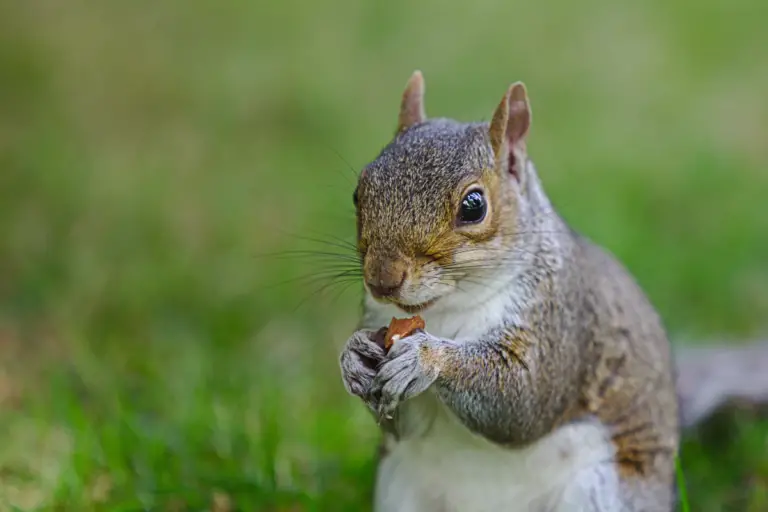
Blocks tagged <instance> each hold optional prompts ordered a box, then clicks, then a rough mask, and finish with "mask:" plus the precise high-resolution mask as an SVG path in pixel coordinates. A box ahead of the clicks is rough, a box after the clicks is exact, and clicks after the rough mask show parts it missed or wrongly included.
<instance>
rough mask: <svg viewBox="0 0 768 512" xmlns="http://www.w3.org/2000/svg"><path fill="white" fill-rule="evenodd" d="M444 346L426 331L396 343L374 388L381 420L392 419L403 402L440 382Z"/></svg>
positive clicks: (376, 379)
mask: <svg viewBox="0 0 768 512" xmlns="http://www.w3.org/2000/svg"><path fill="white" fill-rule="evenodd" d="M442 344H443V341H442V340H440V339H439V338H435V337H434V336H432V335H431V334H428V333H426V332H423V331H419V332H416V333H415V334H413V335H411V336H408V337H407V338H403V339H401V340H399V341H398V342H397V343H395V344H394V346H393V347H392V348H391V349H390V351H389V354H388V356H387V359H386V360H385V362H384V364H383V365H382V366H381V367H380V368H379V372H378V374H376V377H375V378H374V379H373V384H372V386H371V395H372V396H373V397H374V402H376V403H378V413H379V416H380V417H381V418H390V417H391V415H392V413H393V412H394V410H395V409H396V408H397V406H398V405H399V404H400V402H402V401H404V400H408V399H409V398H413V397H414V396H416V395H419V394H421V393H423V392H424V391H426V390H427V389H428V388H429V386H431V385H432V384H433V383H434V382H435V380H437V376H438V375H439V373H440V364H439V361H440V354H441V348H442Z"/></svg>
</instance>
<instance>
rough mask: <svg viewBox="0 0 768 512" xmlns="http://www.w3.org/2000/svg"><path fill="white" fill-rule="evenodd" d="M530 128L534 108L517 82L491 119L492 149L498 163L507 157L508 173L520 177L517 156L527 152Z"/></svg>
mask: <svg viewBox="0 0 768 512" xmlns="http://www.w3.org/2000/svg"><path fill="white" fill-rule="evenodd" d="M530 127H531V106H530V103H529V102H528V93H527V92H526V90H525V85H524V84H523V83H522V82H515V83H514V84H512V85H511V86H510V87H509V89H507V92H506V94H505V95H504V97H503V98H502V99H501V103H499V106H498V107H496V111H495V112H494V113H493V119H492V120H491V127H490V130H489V132H490V136H491V147H492V148H493V152H494V154H495V156H496V161H497V162H498V161H504V160H505V159H504V158H503V157H504V156H505V155H504V152H505V151H506V152H507V154H508V157H509V158H508V165H509V171H510V172H511V173H512V174H518V175H519V171H520V169H518V163H519V162H518V160H519V158H518V156H524V155H519V154H520V153H521V152H522V153H523V154H524V152H525V141H526V138H527V136H528V130H529V129H530Z"/></svg>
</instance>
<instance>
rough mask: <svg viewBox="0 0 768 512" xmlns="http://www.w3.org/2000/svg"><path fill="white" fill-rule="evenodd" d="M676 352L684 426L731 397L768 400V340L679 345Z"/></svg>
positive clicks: (733, 399) (726, 401) (749, 401)
mask: <svg viewBox="0 0 768 512" xmlns="http://www.w3.org/2000/svg"><path fill="white" fill-rule="evenodd" d="M675 352H676V353H675V360H676V366H677V368H676V370H677V391H678V394H679V397H680V414H681V419H682V426H683V428H689V427H693V426H695V425H696V424H698V423H700V422H702V421H703V420H705V419H706V418H707V417H709V416H710V415H711V414H712V413H714V412H715V411H716V410H717V409H719V408H720V407H722V406H723V405H725V404H726V403H728V402H731V401H743V402H746V403H749V404H754V405H759V404H764V403H768V341H761V342H752V343H739V344H728V345H726V344H719V345H710V346H690V345H688V346H682V347H681V346H678V347H676V350H675Z"/></svg>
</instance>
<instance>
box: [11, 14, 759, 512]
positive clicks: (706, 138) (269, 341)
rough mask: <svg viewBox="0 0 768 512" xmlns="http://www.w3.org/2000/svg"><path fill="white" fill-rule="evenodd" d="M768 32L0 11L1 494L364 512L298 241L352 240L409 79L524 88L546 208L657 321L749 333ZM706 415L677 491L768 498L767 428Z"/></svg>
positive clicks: (169, 506) (698, 502)
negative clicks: (626, 271) (358, 193)
mask: <svg viewBox="0 0 768 512" xmlns="http://www.w3.org/2000/svg"><path fill="white" fill-rule="evenodd" d="M766 26H768V3H766V2H765V1H763V0H735V1H728V2H726V1H717V0H698V1H696V2H692V1H683V0H649V1H647V2H642V3H641V2H635V3H629V2H611V1H608V0H584V1H580V2H567V1H564V0H560V1H555V2H514V1H491V0H476V1H474V2H438V1H435V0H427V1H423V2H405V1H403V0H391V1H389V2H372V1H368V2H360V1H352V0H333V1H328V2H311V1H307V0H283V1H282V2H266V1H257V2H246V1H231V2H219V3H215V2H212V1H209V2H205V1H202V0H166V1H164V2H149V1H146V0H138V1H134V2H120V1H117V0H103V1H100V2H86V1H82V0H70V1H69V2H54V1H52V0H39V1H34V2H32V1H27V2H21V1H18V2H14V1H12V0H11V1H10V2H9V1H5V2H0V439H2V442H0V507H5V509H7V510H77V511H87V510H201V509H206V508H208V509H211V508H212V509H215V510H219V511H226V510H272V511H277V510H282V511H288V510H290V511H309V510H319V511H336V510H339V511H344V510H368V509H369V505H368V503H369V501H368V500H369V496H370V492H371V479H372V474H373V469H374V466H373V457H374V453H375V451H376V440H377V437H378V436H377V432H376V428H375V426H374V423H373V421H372V420H371V418H370V417H369V416H368V415H367V413H366V411H365V410H364V408H363V407H361V406H360V404H359V403H358V402H357V401H355V400H353V399H352V398H351V397H348V396H347V395H346V394H345V392H344V390H343V388H342V385H341V381H340V377H339V372H338V369H337V363H336V361H337V357H338V354H339V351H340V348H341V346H342V344H343V343H344V341H345V340H346V338H347V336H348V335H349V334H350V333H351V331H352V330H353V328H354V325H355V321H356V316H357V313H358V302H359V298H360V289H359V284H358V283H351V282H344V283H340V284H343V285H345V286H346V290H342V287H341V286H330V287H328V288H326V289H325V290H319V288H320V285H322V283H323V280H322V279H318V277H322V276H320V275H319V274H320V272H319V270H320V269H321V268H323V264H324V263H327V261H325V260H324V259H323V258H322V257H321V256H320V255H318V254H314V253H309V252H306V253H305V252H300V251H321V250H325V251H331V252H337V251H341V249H340V248H338V247H332V246H328V245H327V244H326V243H324V242H331V243H335V241H336V240H338V239H342V240H352V237H353V236H354V220H353V219H354V218H353V215H354V212H353V209H352V200H351V197H352V190H353V184H354V181H355V174H356V173H357V171H358V170H359V169H360V168H361V167H362V166H363V165H364V164H365V163H366V162H367V161H369V160H371V159H372V158H373V157H375V155H376V153H377V152H378V151H379V150H380V148H381V147H382V146H383V145H384V144H385V143H386V142H387V141H388V140H389V137H390V136H391V135H392V133H393V129H394V126H395V121H396V116H397V109H398V103H399V96H400V93H401V91H402V88H403V86H404V84H405V82H406V80H407V78H408V76H409V75H410V73H411V72H412V71H413V70H414V69H416V68H419V69H421V70H423V72H424V73H425V76H426V83H427V110H428V113H429V114H430V115H433V116H448V117H454V118H457V119H460V120H478V119H488V118H489V117H490V115H491V113H492V111H493V108H494V107H495V106H496V104H497V103H498V101H499V100H500V98H501V96H502V94H503V93H504V91H505V90H506V88H507V86H508V85H509V84H510V83H511V82H513V81H515V80H523V81H525V82H526V84H527V86H528V89H529V93H530V95H531V101H532V106H533V112H534V124H533V132H532V137H531V142H530V152H531V154H532V156H533V158H534V160H535V161H536V163H537V164H538V168H539V172H540V174H541V176H542V179H543V181H544V184H545V186H546V188H547V189H548V191H549V193H550V195H551V197H552V198H553V201H554V202H555V204H556V205H557V207H558V208H559V209H560V211H561V212H562V214H563V215H564V216H565V217H566V218H567V219H568V220H569V221H570V222H571V224H572V225H573V226H575V227H576V228H577V229H579V230H581V231H582V232H584V233H585V234H587V235H589V236H590V237H592V238H593V239H595V240H596V241H598V242H599V243H601V244H603V245H604V246H607V247H608V248H610V249H611V250H612V251H613V252H615V253H616V254H617V255H618V256H619V257H620V258H621V259H622V260H623V261H624V262H625V263H626V265H627V266H628V267H629V268H630V269H631V270H632V272H633V273H634V274H635V275H636V276H637V279H638V280H639V281H640V283H641V284H642V285H643V286H644V288H645V289H646V290H647V292H648V294H649V295H650V297H651V299H652V300H653V302H654V303H655V304H656V306H657V307H658V308H659V310H660V311H661V313H662V314H663V316H664V318H665V321H666V323H667V325H668V327H669V330H670V332H671V333H672V335H673V337H674V338H675V339H676V340H681V341H686V340H690V341H695V340H701V341H707V340H720V339H729V340H730V339H733V340H738V339H744V338H751V337H757V336H761V335H765V334H766V328H767V327H768V237H767V236H766V235H767V234H768V205H766V200H765V197H766V194H767V193H768V140H767V139H768V60H767V59H768V30H766ZM265 254H267V256H265ZM337 284H339V283H337ZM721 416H723V417H718V418H715V420H713V422H712V425H710V426H707V427H705V428H703V429H701V430H699V431H696V432H693V433H691V434H690V435H689V436H688V437H687V441H686V444H685V446H684V450H683V452H682V467H683V469H684V471H685V476H686V481H687V491H688V499H689V502H690V510H694V511H721V510H738V511H743V510H751V511H757V510H768V421H766V420H765V419H762V418H761V417H760V415H759V414H758V413H756V412H750V411H744V410H733V411H728V412H727V414H724V415H721ZM447 477H449V475H447ZM14 507H15V508H14Z"/></svg>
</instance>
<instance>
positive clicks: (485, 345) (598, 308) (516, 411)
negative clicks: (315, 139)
mask: <svg viewBox="0 0 768 512" xmlns="http://www.w3.org/2000/svg"><path fill="white" fill-rule="evenodd" d="M521 147H522V148H523V149H521V150H520V152H514V151H511V152H510V153H508V154H507V155H506V156H504V158H502V159H501V160H498V159H497V158H496V157H495V156H494V150H493V148H492V147H491V144H490V136H489V125H488V124H486V123H459V122H456V121H452V120H448V119H431V120H428V121H424V122H421V123H418V124H415V125H413V126H411V127H409V128H407V129H405V130H403V131H400V132H398V134H397V135H396V136H395V138H394V140H393V141H392V142H390V143H389V144H388V145H387V146H386V147H385V148H384V149H383V150H382V151H381V153H380V154H379V156H378V157H377V158H376V159H375V160H374V161H373V162H372V163H370V164H369V165H368V166H366V168H365V169H364V170H363V172H362V173H361V176H360V180H359V183H358V187H357V190H356V196H357V198H358V246H359V248H360V252H361V256H362V257H363V258H364V261H365V262H366V263H365V264H366V265H376V264H378V265H387V264H389V263H391V262H393V261H408V265H411V266H415V265H416V264H417V263H416V262H418V261H420V260H419V259H421V260H430V261H429V264H430V265H433V266H434V267H436V269H435V268H433V269H432V272H433V274H435V275H437V276H438V277H437V278H435V279H438V280H439V279H440V278H441V276H442V274H440V272H443V273H446V272H447V269H448V268H450V265H451V262H454V261H456V259H457V257H458V256H459V255H460V254H462V252H464V253H465V254H466V251H476V254H477V255H478V258H476V263H474V264H473V265H467V266H465V267H464V269H463V273H460V274H455V273H454V274H452V277H453V278H454V279H456V280H457V282H458V283H459V284H461V283H465V284H472V283H476V282H478V281H483V282H493V283H496V284H497V285H498V287H499V288H498V290H497V291H496V292H495V293H496V294H498V295H497V296H499V297H505V298H506V299H508V300H507V302H506V303H507V304H509V306H508V309H507V310H506V313H505V315H504V321H503V322H501V323H500V324H498V325H489V326H488V328H487V329H486V331H485V332H484V334H483V335H482V336H479V337H477V338H476V339H472V340H469V341H465V342H462V343H458V342H455V341H453V340H451V339H444V338H438V337H436V336H433V335H431V334H429V333H417V334H415V335H413V336H410V337H408V338H405V339H402V340H400V341H399V342H398V343H397V344H396V345H395V347H394V348H393V349H392V350H391V352H390V353H389V354H388V355H386V356H384V353H383V351H381V349H380V348H379V347H377V346H375V344H373V342H372V341H371V336H372V332H373V331H370V330H367V331H359V332H357V333H355V334H354V335H353V336H352V337H351V338H350V340H349V341H348V342H347V345H346V347H345V349H344V352H343V353H342V356H341V368H342V375H343V379H344V383H345V386H346V388H347V390H348V391H349V392H350V393H352V394H355V395H357V396H360V397H361V398H363V400H364V401H365V402H366V403H367V404H368V406H369V407H370V408H371V409H372V410H373V411H374V412H375V413H377V414H378V415H379V416H380V417H384V418H388V417H389V416H390V415H391V414H392V413H394V412H396V411H397V410H398V409H399V406H400V405H401V404H402V403H403V402H404V401H407V400H410V399H412V398H414V397H415V396H417V395H419V394H420V393H423V392H425V391H426V390H428V389H429V388H432V389H434V391H435V393H436V395H437V396H438V397H439V398H440V401H441V402H442V403H443V404H444V405H445V406H447V407H448V408H449V410H450V411H451V412H452V413H453V414H454V415H455V416H456V418H458V419H459V420H460V421H461V422H462V423H463V424H464V425H465V426H466V427H467V428H468V429H469V430H471V431H472V432H475V433H476V434H479V435H480V436H483V437H485V438H486V439H487V440H489V441H492V442H493V443H496V444H497V445H499V449H506V448H509V447H512V448H514V447H522V446H526V445H528V444H530V443H533V442H535V441H537V440H538V439H540V438H542V437H544V436H545V435H547V434H548V433H550V432H552V431H553V430H555V429H557V428H558V426H560V425H563V424H568V423H572V422H576V421H581V420H584V419H586V418H593V419H595V418H596V419H597V420H598V421H599V422H601V424H603V425H606V426H607V427H608V429H609V431H610V435H611V436H612V437H611V439H612V442H613V443H614V444H615V447H616V458H615V460H613V461H609V462H610V463H611V464H615V466H616V468H618V469H617V471H618V472H619V473H620V475H621V483H620V486H621V492H622V497H621V500H622V508H623V509H626V510H651V509H652V510H657V511H659V512H661V511H665V510H666V511H669V510H671V509H672V506H673V498H674V493H673V486H674V460H675V455H676V453H677V449H678V443H679V427H680V425H679V411H678V400H677V396H678V390H677V389H676V382H677V386H678V387H680V388H681V389H683V390H684V391H685V392H684V393H681V396H682V398H683V402H684V404H685V407H684V408H683V419H684V421H685V423H686V424H691V423H692V422H693V421H694V420H698V419H700V418H701V417H702V416H703V415H704V414H706V413H707V412H708V411H709V410H711V408H712V407H713V405H712V404H719V403H721V402H722V401H723V397H724V396H725V395H727V394H728V393H726V392H725V391H724V390H720V391H719V392H718V393H715V394H714V398H710V399H708V400H706V402H707V404H708V405H707V407H703V406H701V405H697V404H699V402H700V401H701V400H699V401H698V402H697V397H698V395H697V392H696V391H695V390H696V387H697V385H698V383H700V382H702V377H703V373H704V372H702V371H700V370H699V369H698V368H705V369H711V368H712V367H711V366H707V364H703V363H702V364H700V365H699V366H698V367H696V366H689V367H682V368H684V371H682V372H680V375H679V376H678V380H677V381H675V376H674V374H673V363H672V356H671V352H670V346H669V343H668V340H667V336H666V333H665V330H664V326H663V324H662V322H661V319H660V318H659V316H658V314H657V313H656V311H655V310H654V308H653V306H652V305H651V304H650V302H649V301H648V299H647V298H646V296H645V295H644V293H643V291H642V290H641V289H640V287H639V286H638V285H637V283H636V282H635V281H634V279H633V278H632V276H631V275H630V274H629V273H628V272H627V271H626V269H625V268H624V267H623V266H622V265H621V264H620V263H619V262H618V261H616V259H615V258H614V257H613V256H612V255H611V254H609V253H608V252H607V251H605V250H604V249H601V248H600V247H598V246H596V245H595V244H593V243H592V242H590V241H589V240H587V239H586V238H584V237H582V236H580V235H579V234H577V233H576V232H574V231H573V230H572V229H571V228H570V227H569V226H568V225H567V223H566V222H565V221H564V220H562V219H561V218H560V216H559V215H558V214H557V213H556V212H555V211H554V208H553V207H552V205H551V203H550V202H549V199H548V198H547V196H546V194H545V192H544V190H543V187H542V185H541V182H540V180H539V178H538V176H537V173H536V170H535V168H534V166H533V165H532V163H530V162H529V161H528V160H527V155H526V154H525V153H524V146H521ZM518 149H520V148H515V151H517V150H518ZM507 158H516V159H517V158H522V159H523V160H522V162H523V165H522V166H520V165H519V164H518V168H520V169H522V171H521V174H520V176H517V177H516V178H515V179H512V178H510V176H509V175H508V174H507V173H506V169H507V165H508V163H509V162H508V161H507V160H506V159H507ZM489 172H490V173H495V174H493V176H494V177H495V178H494V179H492V180H491V183H492V186H491V188H492V190H489V193H491V194H492V195H493V205H494V208H495V210H493V214H494V217H493V219H492V220H491V221H489V222H493V223H495V224H494V228H495V231H494V232H493V233H492V234H491V235H489V236H487V237H485V238H484V239H483V240H482V241H480V242H469V241H467V240H465V239H464V238H462V237H460V236H458V235H456V234H455V233H454V231H455V226H454V217H455V209H454V208H455V204H456V202H457V195H458V194H460V193H461V191H462V190H463V187H464V185H466V184H467V183H468V182H471V181H472V180H479V179H481V178H483V177H487V176H488V173H489ZM494 180H495V181H494ZM436 246H440V249H439V250H437V249H435V248H436ZM446 252H448V253H449V254H448V255H447V256H446V255H445V254H444V253H446ZM433 253H438V255H434V254H433ZM431 260H435V261H431ZM444 260H445V261H444ZM446 261H447V263H446ZM477 261H479V263H478V262H477ZM425 265H426V264H425ZM433 277H434V276H433ZM489 280H490V281H489ZM478 293H480V291H478ZM489 298H490V297H488V296H486V297H484V298H483V297H481V296H480V295H478V297H477V300H489ZM376 318H377V317H376V315H375V314H374V313H373V312H372V311H371V310H366V312H365V314H364V316H363V322H362V325H364V326H365V327H368V328H377V327H380V325H373V322H374V321H375V319H376ZM428 330H429V324H428V325H427V331H428ZM374 347H375V348H374ZM766 354H768V349H766ZM706 360H707V361H708V362H709V364H711V361H712V360H713V359H712V358H711V357H709V358H707V359H706ZM740 360H741V361H743V357H742V358H741V359H740ZM731 387H732V386H731ZM729 389H730V388H729ZM760 390H761V391H766V390H768V383H766V385H765V386H763V385H762V384H761V388H760ZM751 396H753V397H754V396H761V397H762V395H761V394H760V393H757V392H753V393H752V394H751ZM766 396H768V394H766ZM533 470H534V471H535V468H533ZM590 492H594V489H593V490H592V491H590ZM595 509H596V510H608V509H605V508H604V507H602V506H598V505H595Z"/></svg>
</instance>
